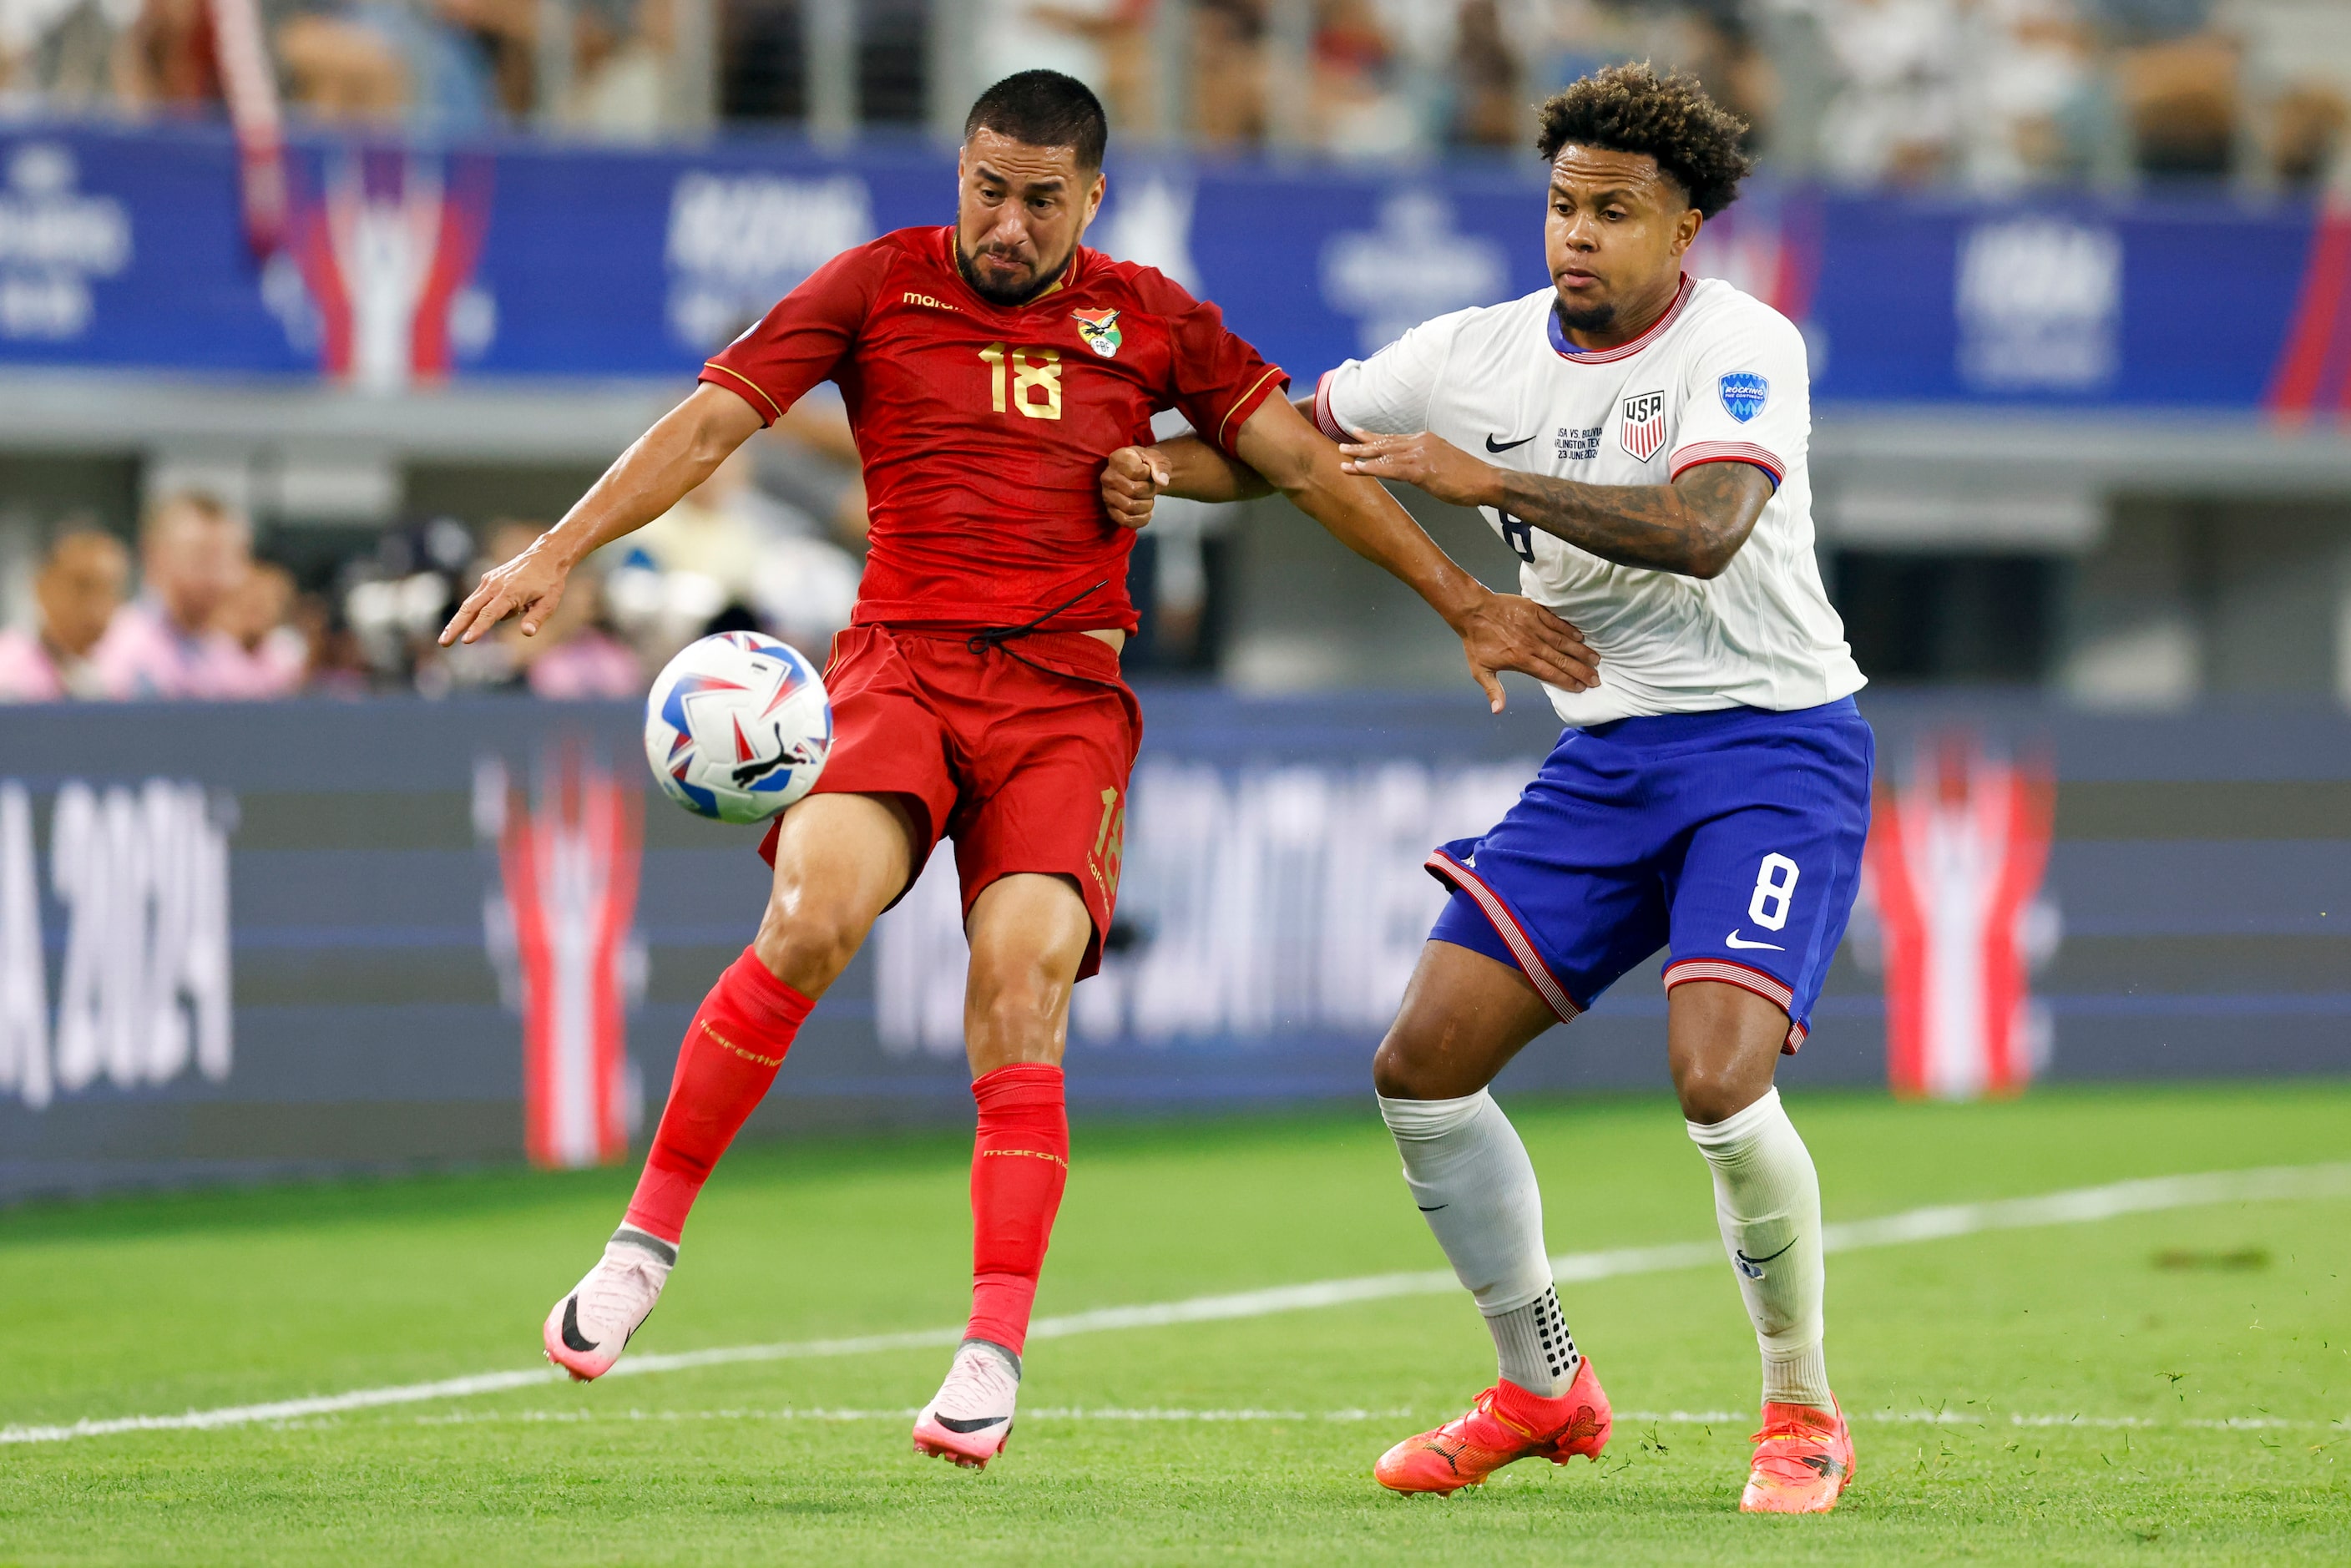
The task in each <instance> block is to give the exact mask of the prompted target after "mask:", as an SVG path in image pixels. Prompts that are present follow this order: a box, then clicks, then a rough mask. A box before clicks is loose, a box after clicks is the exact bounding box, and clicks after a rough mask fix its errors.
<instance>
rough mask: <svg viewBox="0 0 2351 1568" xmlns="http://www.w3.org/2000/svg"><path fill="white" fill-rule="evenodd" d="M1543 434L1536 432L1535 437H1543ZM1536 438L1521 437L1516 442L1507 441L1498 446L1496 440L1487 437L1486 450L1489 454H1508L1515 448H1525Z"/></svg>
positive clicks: (1530, 436)
mask: <svg viewBox="0 0 2351 1568" xmlns="http://www.w3.org/2000/svg"><path fill="white" fill-rule="evenodd" d="M1541 434H1542V432H1541V431H1537V432H1535V435H1541ZM1534 438H1535V437H1534V435H1521V436H1520V437H1519V438H1518V439H1517V440H1516V441H1505V442H1501V443H1499V444H1497V443H1496V441H1495V440H1494V438H1493V437H1492V436H1490V435H1489V436H1488V437H1486V450H1487V451H1489V452H1508V451H1509V450H1510V448H1511V447H1513V446H1524V445H1525V444H1527V443H1528V442H1530V441H1532V440H1533V439H1534Z"/></svg>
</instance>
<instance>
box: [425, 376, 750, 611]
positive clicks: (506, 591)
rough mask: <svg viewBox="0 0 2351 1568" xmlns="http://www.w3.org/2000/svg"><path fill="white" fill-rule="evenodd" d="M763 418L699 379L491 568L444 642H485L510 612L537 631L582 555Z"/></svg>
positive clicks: (629, 527) (662, 501)
mask: <svg viewBox="0 0 2351 1568" xmlns="http://www.w3.org/2000/svg"><path fill="white" fill-rule="evenodd" d="M760 423H761V422H760V419H759V415H758V411H757V410H755V409H754V408H752V406H751V405H750V404H749V403H747V402H744V401H743V399H741V398H739V397H737V396H736V395H735V394H734V393H733V392H728V391H727V390H726V388H724V387H718V386H711V385H708V384H706V383H705V385H702V386H699V387H696V388H695V391H694V395H693V396H692V397H689V398H687V399H686V400H685V401H684V402H682V403H679V404H678V405H677V406H676V407H675V408H674V409H672V410H670V411H669V412H668V413H665V414H664V415H662V416H661V418H660V419H659V420H658V421H656V422H655V423H654V424H653V428H652V429H651V430H648V431H646V432H645V433H644V434H643V435H641V436H639V437H637V439H636V441H635V442H634V443H633V444H631V446H630V447H629V449H628V450H627V451H626V452H623V453H622V454H621V455H620V456H619V457H618V458H616V459H614V460H613V463H612V465H611V467H610V468H607V469H605V470H604V476H603V477H602V478H601V479H599V480H597V481H596V483H595V484H593V485H591V486H589V489H588V493H587V494H586V495H584V496H582V497H580V499H579V500H578V501H577V502H576V503H574V504H573V506H572V507H571V510H569V512H566V513H565V514H564V515H563V520H562V521H561V522H559V523H558V524H556V525H555V527H553V528H549V529H548V530H547V532H545V533H543V534H541V535H539V536H538V538H536V539H534V540H533V541H531V546H530V548H529V549H527V550H525V551H523V552H522V554H520V555H518V556H517V557H515V558H514V559H512V560H510V561H507V563H506V564H505V565H503V566H497V567H493V568H492V569H491V570H488V571H487V572H485V573H484V574H483V576H482V580H481V582H480V583H479V584H477V585H476V586H475V589H474V591H473V592H471V593H469V594H467V595H466V596H465V603H463V604H460V605H459V606H457V613H456V614H455V615H453V616H451V617H450V618H449V624H448V625H446V626H444V627H443V628H442V629H441V645H442V646H443V647H444V648H445V647H447V646H448V645H449V644H450V643H458V642H465V643H472V642H475V641H478V640H479V639H480V638H481V637H482V636H483V635H484V634H486V632H489V630H490V629H491V628H492V627H494V626H496V624H497V623H498V622H501V621H503V620H505V619H506V618H507V616H509V615H519V616H521V617H522V633H523V635H524V636H526V637H528V636H533V635H535V634H537V632H538V629H539V627H540V626H541V625H542V624H544V623H545V622H546V620H547V618H548V617H549V615H552V614H553V613H555V607H556V606H557V605H558V604H560V603H561V602H562V601H563V584H564V581H565V580H566V579H568V578H569V576H570V575H571V569H572V568H573V567H575V566H577V565H578V564H579V563H580V559H582V558H583V557H585V556H586V555H587V554H588V553H589V552H590V551H591V550H594V549H600V548H601V547H602V546H604V545H608V544H610V543H611V542H612V541H613V540H614V539H616V538H620V537H621V536H622V534H625V533H629V532H632V531H633V530H634V529H637V528H643V527H644V526H645V525H646V524H647V523H650V522H652V521H653V519H654V518H655V517H660V516H661V515H662V514H663V513H664V512H666V511H668V510H669V509H670V508H671V507H674V506H676V505H677V504H678V502H680V501H682V500H684V498H685V497H686V494H687V492H689V491H691V490H692V489H694V487H695V486H697V485H699V484H701V483H702V482H703V481H704V480H705V479H707V478H709V477H710V476H711V474H712V472H713V471H714V470H716V468H717V466H718V465H720V464H721V463H724V462H725V461H726V457H727V455H728V454H729V453H731V452H733V451H734V450H735V449H736V448H737V447H738V446H740V445H742V444H743V443H745V442H746V441H748V440H749V439H750V438H751V434H752V432H754V431H756V430H758V428H759V426H760Z"/></svg>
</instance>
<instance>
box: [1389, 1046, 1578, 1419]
mask: <svg viewBox="0 0 2351 1568" xmlns="http://www.w3.org/2000/svg"><path fill="white" fill-rule="evenodd" d="M1380 1117H1381V1119H1382V1120H1383V1121H1384V1122H1386V1123H1387V1124H1388V1131H1389V1132H1390V1133H1392V1134H1395V1142H1396V1152H1397V1153H1398V1154H1400V1155H1403V1156H1404V1179H1405V1186H1408V1187H1410V1188H1411V1189H1412V1198H1413V1201H1414V1202H1415V1203H1416V1204H1417V1205H1419V1206H1420V1212H1421V1213H1422V1215H1424V1216H1425V1217H1426V1218H1427V1220H1428V1228H1429V1229H1431V1230H1433V1231H1435V1232H1436V1233H1437V1245H1438V1246H1440V1247H1442V1248H1444V1249H1445V1256H1446V1257H1447V1259H1448V1260H1450V1261H1451V1262H1452V1264H1453V1272H1454V1276H1455V1277H1456V1278H1457V1279H1458V1280H1459V1281H1461V1283H1462V1284H1463V1285H1464V1286H1466V1287H1467V1288H1468V1291H1469V1293H1470V1295H1472V1296H1474V1297H1476V1298H1477V1301H1478V1310H1479V1312H1482V1313H1484V1314H1485V1317H1486V1326H1487V1328H1488V1329H1489V1331H1490V1332H1491V1333H1493V1336H1494V1353H1495V1359H1496V1360H1497V1361H1498V1362H1499V1364H1500V1369H1501V1374H1502V1375H1503V1376H1504V1377H1506V1378H1508V1379H1510V1381H1511V1382H1512V1383H1515V1384H1517V1385H1519V1386H1520V1387H1521V1388H1523V1389H1525V1390H1527V1391H1528V1392H1529V1393H1531V1394H1535V1395H1539V1396H1542V1397H1543V1398H1546V1399H1552V1398H1557V1397H1558V1396H1560V1395H1562V1394H1564V1393H1566V1392H1567V1385H1569V1384H1570V1383H1573V1381H1574V1380H1575V1370H1576V1367H1577V1365H1578V1364H1580V1362H1581V1360H1582V1358H1581V1357H1580V1356H1579V1355H1578V1354H1576V1350H1575V1342H1574V1341H1573V1339H1572V1338H1571V1337H1570V1336H1569V1334H1568V1332H1567V1322H1566V1320H1565V1319H1564V1318H1563V1317H1562V1316H1561V1315H1560V1311H1559V1297H1558V1294H1557V1293H1556V1292H1555V1291H1553V1290H1552V1280H1551V1259H1550V1255H1549V1254H1548V1253H1547V1252H1546V1251H1545V1250H1544V1249H1543V1233H1542V1195H1541V1192H1540V1191H1538V1190H1537V1189H1536V1186H1535V1167H1534V1163H1533V1162H1532V1161H1531V1160H1530V1159H1528V1158H1527V1146H1526V1145H1524V1144H1522V1143H1520V1141H1519V1132H1518V1129H1517V1128H1515V1127H1513V1126H1511V1125H1510V1118H1509V1117H1508V1116H1505V1115H1503V1114H1502V1108H1501V1107H1500V1106H1499V1105H1497V1104H1495V1103H1494V1097H1493V1096H1492V1095H1491V1094H1489V1093H1488V1092H1486V1091H1484V1090H1482V1089H1481V1090H1479V1092H1477V1093H1475V1094H1470V1095H1467V1096H1464V1097H1463V1098H1461V1099H1458V1100H1391V1099H1389V1098H1387V1097H1386V1096H1385V1095H1382V1096H1380Z"/></svg>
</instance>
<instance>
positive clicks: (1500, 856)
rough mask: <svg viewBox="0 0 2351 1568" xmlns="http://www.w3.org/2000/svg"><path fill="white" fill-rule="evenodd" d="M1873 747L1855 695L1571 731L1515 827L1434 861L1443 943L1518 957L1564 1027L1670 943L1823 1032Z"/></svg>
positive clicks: (1504, 959) (1684, 977) (1682, 960)
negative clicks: (1823, 998) (1821, 1016)
mask: <svg viewBox="0 0 2351 1568" xmlns="http://www.w3.org/2000/svg"><path fill="white" fill-rule="evenodd" d="M1876 749H1877V748H1876V740H1875V738H1874V737H1872V735H1871V734H1870V729H1869V724H1868V721H1867V720H1865V719H1864V718H1863V717H1862V716H1861V712H1860V710H1859V709H1858V708H1856V707H1855V706H1854V702H1853V699H1852V698H1851V697H1846V698H1844V699H1843V700H1842V701H1839V702H1833V703H1827V704H1824V705H1823V706H1820V707H1814V708H1803V709H1799V710H1798V711H1796V712H1793V713H1771V712H1767V711H1765V710H1763V709H1761V708H1750V707H1735V708H1725V709H1721V710H1719V711H1718V712H1714V713H1692V714H1663V715H1659V716H1656V717H1650V718H1625V719H1617V720H1615V721H1614V722H1612V723H1608V724H1596V725H1593V726H1592V727H1590V728H1588V729H1571V730H1569V731H1568V732H1567V733H1566V734H1565V735H1564V736H1562V737H1561V738H1560V743H1559V747H1558V749H1557V750H1555V751H1553V752H1552V754H1551V756H1550V757H1549V758H1546V759H1545V760H1544V762H1543V765H1542V768H1541V771H1540V772H1538V773H1537V774H1536V775H1535V777H1534V781H1533V782H1532V783H1531V784H1529V785H1528V786H1527V788H1526V792H1525V793H1524V794H1522V795H1520V797H1519V803H1518V804H1517V805H1515V806H1513V807H1511V808H1510V814H1509V815H1508V816H1506V817H1504V818H1503V819H1502V820H1501V821H1499V822H1497V823H1496V824H1494V826H1493V827H1492V828H1491V829H1489V831H1487V832H1486V833H1484V834H1483V835H1482V836H1480V837H1479V838H1474V839H1457V840H1455V841H1453V842H1451V843H1449V844H1446V845H1444V846H1442V847H1441V848H1439V849H1438V850H1437V852H1436V853H1435V854H1433V855H1431V856H1429V859H1428V870H1429V872H1430V873H1432V874H1433V875H1435V876H1436V878H1437V880H1438V881H1439V882H1442V883H1445V884H1446V885H1447V887H1450V888H1451V889H1453V897H1452V899H1451V900H1450V901H1449V902H1448V903H1447V904H1446V906H1445V913H1444V914H1442V915H1439V916H1437V926H1436V928H1435V929H1434V930H1432V931H1431V932H1430V933H1429V938H1430V939H1431V940H1432V941H1437V942H1450V943H1453V944H1454V945H1456V946H1462V947H1467V948H1468V949H1470V950H1471V951H1472V952H1477V953H1483V954H1485V955H1486V956H1488V957H1489V958H1493V959H1496V960H1499V962H1501V963H1505V964H1509V965H1511V966H1513V967H1516V968H1517V969H1519V970H1520V972H1521V973H1523V974H1524V975H1525V976H1526V977H1527V978H1528V979H1529V980H1530V981H1531V982H1533V985H1534V988H1535V989H1536V990H1537V991H1539V992H1541V995H1542V998H1543V999H1544V1000H1545V1001H1547V1002H1549V1003H1550V1004H1551V1006H1552V1011H1554V1012H1556V1013H1557V1014H1559V1016H1560V1018H1561V1019H1562V1021H1563V1020H1565V1019H1571V1018H1573V1017H1574V1016H1575V1015H1576V1014H1577V1013H1579V1012H1581V1011H1583V1009H1586V1008H1588V1007H1590V1006H1591V1005H1592V1004H1593V1002H1594V1001H1595V1000H1597V999H1598V998H1599V996H1600V993H1601V992H1603V991H1604V990H1606V989H1607V988H1609V987H1610V986H1612V985H1614V983H1615V982H1616V979H1617V977H1619V976H1621V975H1623V974H1624V973H1625V971H1626V970H1628V969H1630V968H1632V967H1633V966H1634V965H1635V964H1637V963H1639V962H1640V961H1641V960H1642V959H1644V958H1646V957H1647V956H1649V955H1650V954H1652V953H1654V952H1656V950H1657V949H1658V948H1659V947H1660V946H1664V947H1667V949H1668V957H1667V962H1666V968H1665V982H1666V988H1667V990H1671V989H1673V988H1674V987H1676V986H1677V985H1680V984H1682V983H1683V982H1685V981H1688V980H1723V981H1728V982H1729V984H1731V985H1734V986H1740V987H1743V988H1746V989H1748V990H1750V991H1753V992H1754V993H1755V994H1756V995H1758V996H1760V997H1765V998H1770V999H1771V1001H1772V1002H1774V1003H1776V1004H1777V1005H1778V1006H1779V1007H1780V1009H1782V1011H1784V1012H1785V1013H1786V1014H1787V1015H1788V1043H1787V1047H1786V1049H1787V1050H1788V1051H1794V1050H1795V1049H1796V1047H1797V1046H1799V1045H1801V1044H1802V1042H1803V1039H1804V1034H1805V1032H1806V1030H1809V1029H1810V1028H1811V1025H1812V1016H1813V1002H1814V1001H1815V1000H1817V999H1818V998H1819V997H1820V991H1821V981H1822V979H1823V977H1824V976H1825V975H1826V974H1827V973H1828V967H1829V960H1830V959H1831V958H1832V957H1834V956H1835V955H1836V949H1837V944H1838V942H1840V941H1841V940H1843V939H1844V927H1845V921H1846V919H1847V918H1848V917H1849V916H1850V915H1852V913H1853V900H1854V894H1855V892H1856V891H1857V890H1858V888H1859V886H1860V882H1861V847H1862V841H1863V840H1864V839H1865V837H1866V835H1867V833H1868V831H1869V789H1870V769H1871V767H1872V765H1873V763H1874V762H1875V760H1876Z"/></svg>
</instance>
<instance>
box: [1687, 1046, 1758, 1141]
mask: <svg viewBox="0 0 2351 1568" xmlns="http://www.w3.org/2000/svg"><path fill="white" fill-rule="evenodd" d="M1752 1077H1753V1074H1752V1073H1748V1072H1741V1071H1738V1070H1737V1069H1736V1067H1735V1066H1733V1065H1732V1064H1729V1063H1717V1062H1701V1063H1694V1064H1691V1065H1688V1066H1686V1067H1683V1068H1682V1069H1681V1070H1680V1071H1677V1072H1676V1073H1675V1074H1674V1092H1675V1093H1676V1094H1677V1096H1679V1097H1680V1099H1681V1103H1682V1116H1683V1118H1684V1119H1685V1120H1686V1121H1691V1122H1696V1123H1697V1124H1698V1125H1699V1126H1701V1127H1710V1126H1712V1125H1713V1124H1715V1123H1717V1122H1727V1121H1729V1119H1730V1118H1731V1117H1733V1116H1735V1115H1737V1114H1738V1113H1740V1112H1741V1111H1744V1110H1745V1109H1747V1107H1748V1106H1750V1105H1751V1104H1753V1103H1755V1102H1756V1101H1757V1100H1759V1099H1761V1097H1762V1094H1763V1089H1768V1088H1770V1087H1771V1081H1770V1080H1769V1079H1766V1080H1765V1081H1764V1083H1763V1088H1761V1089H1759V1088H1757V1087H1756V1086H1755V1085H1754V1084H1753V1083H1752V1082H1750V1079H1751V1078H1752Z"/></svg>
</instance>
